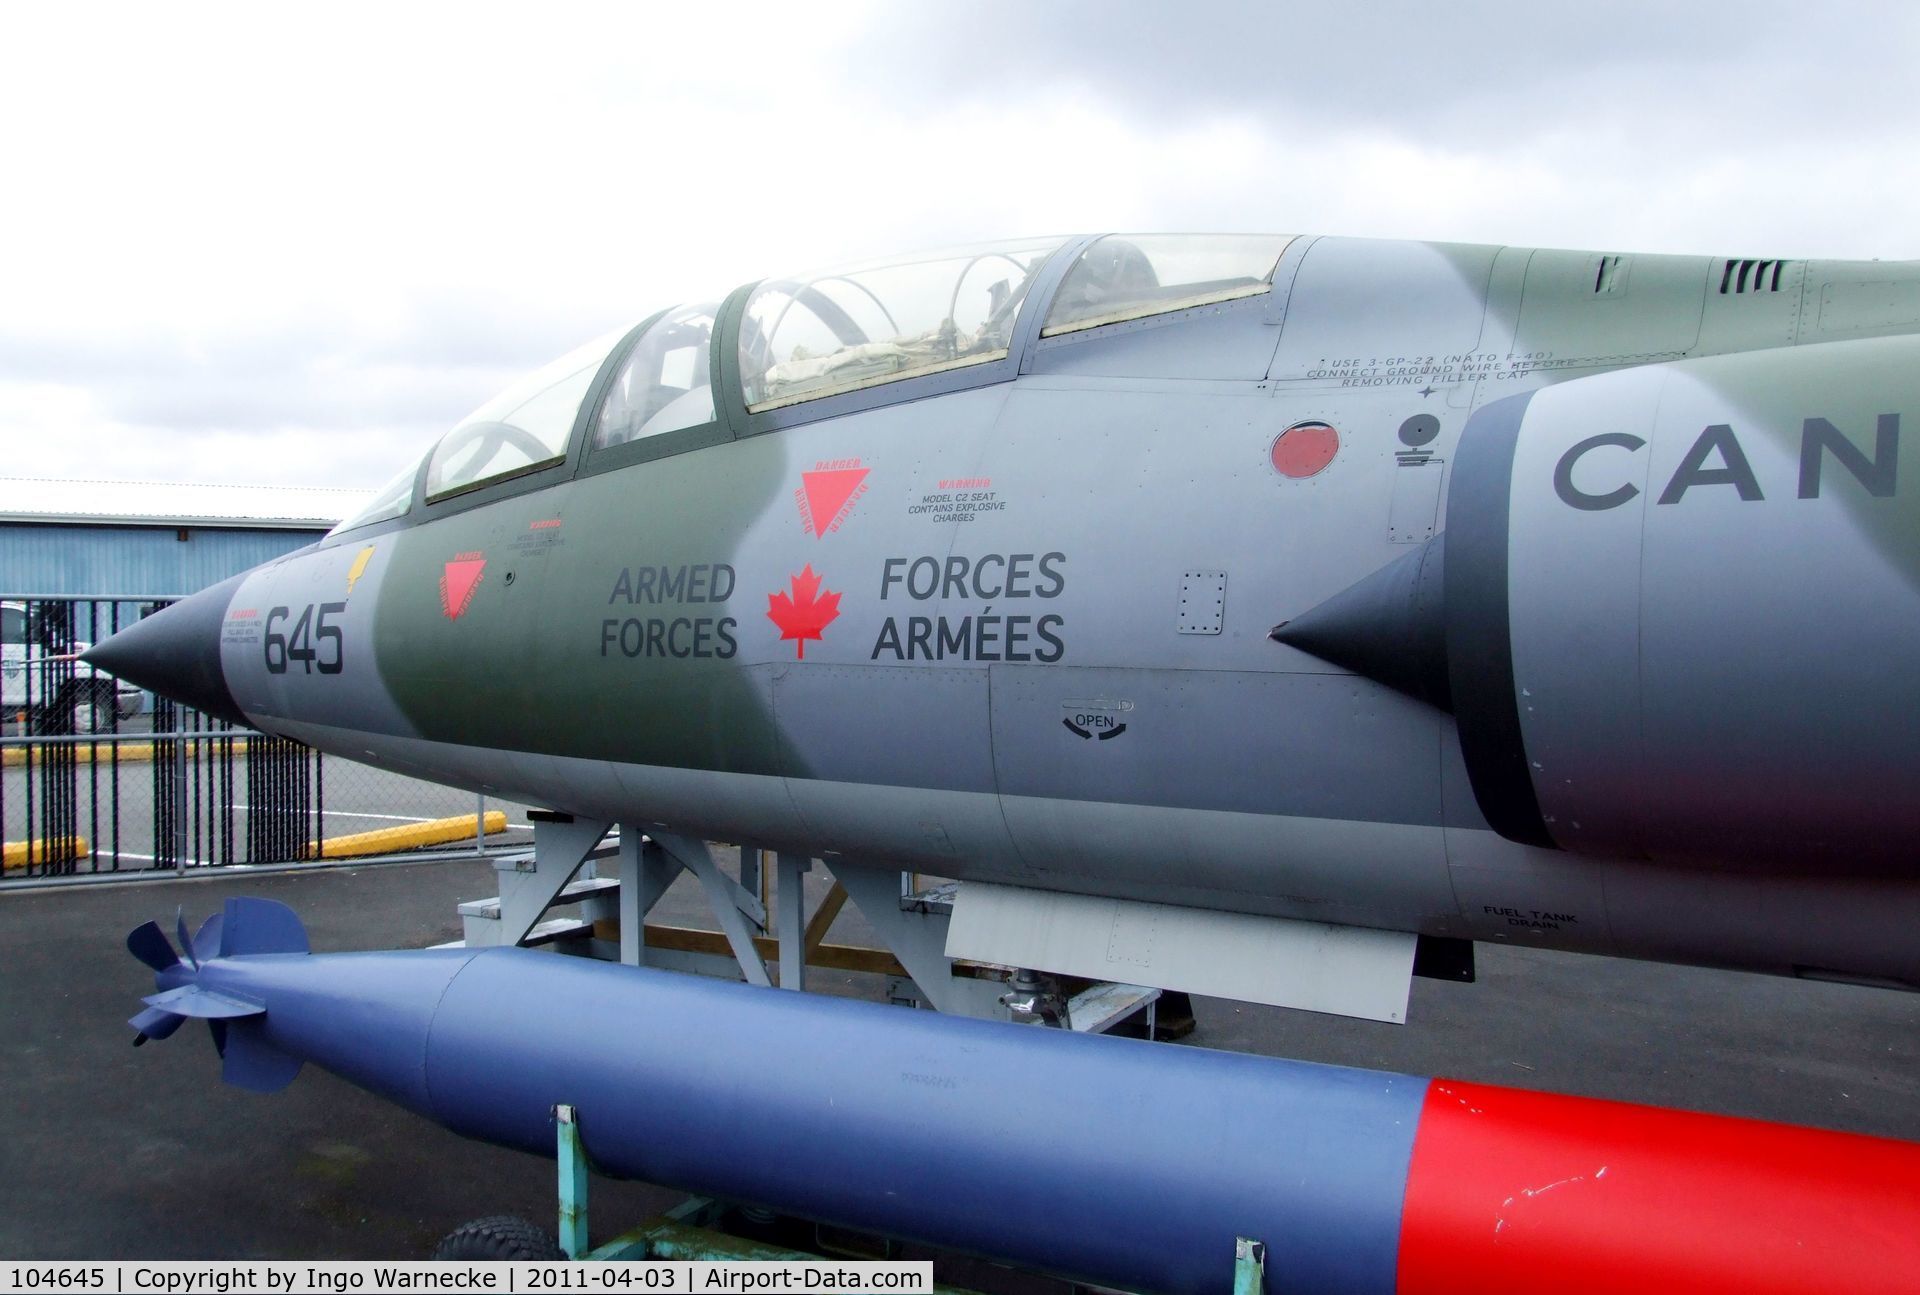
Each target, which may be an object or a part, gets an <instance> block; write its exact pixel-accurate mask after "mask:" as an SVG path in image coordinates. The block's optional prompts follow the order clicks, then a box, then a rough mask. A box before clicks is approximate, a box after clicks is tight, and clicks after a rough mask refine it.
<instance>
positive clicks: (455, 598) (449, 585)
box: [440, 557, 487, 621]
mask: <svg viewBox="0 0 1920 1295" xmlns="http://www.w3.org/2000/svg"><path fill="white" fill-rule="evenodd" d="M486 569H487V560H486V559H485V558H480V557H475V558H455V559H454V560H453V561H452V562H449V563H447V569H446V571H445V572H444V573H443V574H442V575H441V577H440V610H442V611H444V612H445V613H446V614H447V619H448V620H456V621H457V620H459V619H460V616H461V613H463V612H465V611H466V610H467V604H468V603H470V602H472V601H473V591H474V589H475V588H476V587H478V585H479V584H480V573H481V572H483V571H485V570H486Z"/></svg>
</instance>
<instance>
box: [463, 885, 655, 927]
mask: <svg viewBox="0 0 1920 1295" xmlns="http://www.w3.org/2000/svg"><path fill="white" fill-rule="evenodd" d="M619 889H620V879H619V878H618V877H582V878H581V879H580V880H578V881H570V882H568V883H567V884H566V885H565V886H562V887H561V888H560V893H559V895H558V896H556V897H555V898H554V901H553V904H552V905H551V907H554V908H558V907H559V906H560V905H562V904H578V903H580V902H581V901H583V900H588V899H594V898H596V897H598V896H600V895H605V894H608V893H610V892H613V891H617V890H619ZM460 916H461V917H477V918H479V919H481V920H482V921H494V922H497V921H499V920H500V897H499V896H498V895H495V896H494V897H493V898H492V899H473V900H468V901H467V902H466V903H464V904H462V905H460Z"/></svg>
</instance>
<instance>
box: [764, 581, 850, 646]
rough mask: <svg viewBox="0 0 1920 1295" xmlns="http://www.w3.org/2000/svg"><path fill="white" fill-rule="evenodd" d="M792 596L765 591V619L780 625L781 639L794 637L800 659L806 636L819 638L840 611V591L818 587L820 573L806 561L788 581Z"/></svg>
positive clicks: (807, 637)
mask: <svg viewBox="0 0 1920 1295" xmlns="http://www.w3.org/2000/svg"><path fill="white" fill-rule="evenodd" d="M789 583H790V585H791V587H792V589H793V597H791V598H789V597H787V595H786V594H784V593H779V594H768V595H767V619H768V620H770V621H772V622H773V623H774V624H775V625H778V626H779V627H780V637H781V639H782V640H785V639H792V640H794V648H795V650H796V651H797V652H798V653H799V654H800V657H799V659H800V660H802V661H804V660H806V657H807V640H808V639H818V638H819V637H820V631H822V630H824V629H825V628H826V627H827V626H828V625H830V624H831V623H832V622H833V619H834V617H836V616H838V615H839V614H840V595H839V594H837V593H834V592H833V591H832V590H824V591H823V590H822V589H821V588H820V577H819V576H817V575H815V574H813V564H812V563H811V562H809V563H808V564H807V565H806V567H805V568H804V569H803V570H802V571H801V572H800V574H799V575H797V576H794V577H793V578H792V580H791V581H790V582H789Z"/></svg>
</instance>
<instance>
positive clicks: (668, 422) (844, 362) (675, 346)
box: [334, 234, 1292, 532]
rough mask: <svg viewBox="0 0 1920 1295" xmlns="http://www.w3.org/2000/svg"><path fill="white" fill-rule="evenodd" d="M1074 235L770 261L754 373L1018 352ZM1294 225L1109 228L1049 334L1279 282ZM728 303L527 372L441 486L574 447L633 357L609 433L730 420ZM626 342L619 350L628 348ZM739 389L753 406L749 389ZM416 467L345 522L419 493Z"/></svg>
mask: <svg viewBox="0 0 1920 1295" xmlns="http://www.w3.org/2000/svg"><path fill="white" fill-rule="evenodd" d="M1069 241H1075V242H1078V241H1079V240H1068V239H1064V238H1032V239H1022V240H1017V241H1012V242H1005V243H994V244H989V245H986V246H982V247H969V248H962V249H955V250H949V251H943V252H930V253H922V254H920V255H917V256H911V257H903V258H895V259H891V260H884V261H868V262H864V263H862V264H859V265H853V266H843V267H840V268H836V269H831V270H822V271H818V272H815V273H811V274H803V275H796V276H793V277H789V278H776V279H768V280H765V281H764V282H762V283H760V284H758V285H757V286H756V287H755V288H754V290H753V292H752V294H751V295H750V296H748V298H747V301H746V305H745V308H744V310H743V312H742V314H741V317H740V325H739V347H738V351H737V355H736V357H735V358H737V361H738V365H739V391H738V394H737V396H736V397H735V399H737V400H739V401H741V403H743V404H744V405H745V409H746V413H748V414H761V413H765V412H767V411H771V410H776V409H782V408H786V407H788V406H792V405H798V404H801V403H804V402H806V401H811V400H819V399H822V398H824V397H827V396H834V395H840V394H843V393H846V392H850V391H858V390H862V389H864V388H868V387H875V386H879V385H882V384H884V383H890V382H898V381H901V380H902V379H906V378H914V377H920V376H923V375H926V374H932V373H940V372H943V371H946V370H952V369H961V368H965V367H968V366H970V365H979V364H986V363H990V362H992V361H995V360H1002V359H1005V358H1007V356H1008V355H1009V354H1010V352H1011V348H1012V345H1013V330H1014V324H1015V322H1016V321H1017V320H1018V319H1019V316H1020V309H1021V306H1022V305H1023V304H1024V303H1025V301H1026V299H1027V296H1028V294H1029V292H1030V291H1031V290H1032V288H1033V286H1034V284H1035V283H1036V282H1038V281H1039V279H1040V275H1041V271H1042V270H1043V268H1044V267H1045V266H1046V264H1047V262H1048V260H1049V258H1051V257H1052V256H1053V254H1054V253H1055V252H1058V251H1059V250H1060V249H1061V248H1062V247H1063V246H1065V245H1066V244H1067V243H1068V242H1069ZM1291 241H1292V240H1291V238H1290V237H1288V236H1284V235H1273V234H1148V235H1132V234H1127V235H1122V234H1109V235H1107V236H1105V237H1102V238H1098V239H1095V240H1093V241H1092V242H1090V243H1087V244H1086V245H1085V246H1084V247H1083V248H1082V249H1081V250H1080V252H1079V254H1078V255H1077V256H1075V258H1074V260H1073V263H1072V264H1071V265H1070V266H1068V267H1067V268H1066V270H1065V273H1064V275H1061V276H1060V282H1059V286H1058V287H1057V288H1056V289H1055V290H1054V291H1053V294H1052V299H1051V300H1050V301H1049V302H1047V313H1046V317H1045V319H1044V321H1043V322H1042V324H1041V327H1040V334H1041V336H1043V337H1053V336H1058V335H1061V334H1065V333H1073V332H1079V331H1082V330H1085V329H1093V328H1098V327H1101V326H1103V325H1106V324H1113V323H1119V322H1122V321H1125V320H1132V319H1140V318H1144V317H1146V316H1149V315H1158V314H1166V313H1169V312H1173V311H1179V310H1186V309H1189V308H1191V307H1194V306H1201V305H1207V304H1211V303H1215V302H1223V301H1231V300H1234V299H1236V298H1240V297H1249V296H1254V295H1257V294H1260V293H1264V292H1267V291H1268V290H1270V289H1271V287H1272V284H1273V271H1274V268H1275V266H1276V264H1277V263H1278V261H1279V259H1280V255H1281V253H1282V252H1284V251H1285V250H1286V247H1287V244H1288V243H1289V242H1291ZM720 313H721V303H719V302H711V301H709V302H703V303H700V304H697V305H686V306H679V307H676V308H674V309H672V310H669V311H666V312H664V313H663V314H661V315H660V316H658V317H657V318H656V319H655V320H654V321H653V322H652V323H651V324H649V325H648V327H647V328H646V329H645V330H644V331H642V332H640V333H639V335H638V336H637V337H635V336H632V331H633V330H630V329H626V330H622V331H620V332H617V333H609V334H607V335H606V336H604V337H601V338H598V339H596V340H595V341H592V342H589V343H588V344H587V345H585V346H582V347H580V348H579V349H577V350H574V351H570V352H568V353H567V354H566V355H563V356H561V357H560V358H559V359H558V360H555V361H554V362H553V363H551V364H549V365H547V366H546V367H545V368H543V369H541V370H539V371H538V372H537V373H534V374H532V375H531V376H529V377H527V378H524V379H522V380H521V381H519V382H516V383H514V384H513V385H512V386H511V387H509V388H507V389H506V390H505V391H503V392H501V393H500V394H499V395H498V396H495V397H494V398H493V399H492V400H489V401H488V402H487V403H486V404H484V405H482V406H480V408H478V409H476V410H474V411H473V413H471V414H469V415H468V416H467V417H466V418H464V419H462V420H461V421H460V423H459V424H458V425H457V426H455V427H454V429H453V430H452V431H450V432H448V433H447V434H446V435H445V436H444V437H442V438H441V440H440V443H439V444H438V445H436V446H435V447H434V449H433V452H432V454H431V455H430V456H429V457H428V461H427V464H426V479H425V483H424V489H425V494H426V500H427V502H428V503H433V502H435V501H437V500H441V499H448V498H451V497H453V496H456V495H460V494H464V493H466V492H468V491H471V490H474V489H477V488H479V487H481V486H484V485H488V484H490V483H492V482H496V481H501V480H505V479H507V478H510V477H514V476H519V475H523V474H526V473H531V472H537V471H539V470H541V469H543V468H547V467H551V466H553V465H555V464H558V463H561V462H563V461H564V460H565V458H566V455H567V449H568V444H569V441H570V439H571V436H572V433H573V429H574V427H575V424H576V423H577V422H578V420H579V418H580V416H581V404H582V402H583V401H584V400H585V399H586V397H587V394H588V392H589V390H590V389H592V387H593V385H594V379H595V377H596V376H598V375H599V374H600V373H601V371H602V370H603V369H605V368H607V367H608V364H609V361H614V360H617V363H618V366H619V367H618V370H617V371H616V372H614V373H613V374H612V376H611V378H610V379H609V380H608V382H607V384H606V386H605V389H604V394H603V395H602V396H601V398H600V403H599V408H598V410H597V411H592V414H593V426H592V429H591V436H592V439H591V445H592V448H593V449H594V450H596V451H598V450H606V449H611V448H613V447H615V446H619V445H626V444H628V443H631V442H634V441H641V440H645V439H647V438H649V437H654V436H659V435H661V434H663V433H666V432H672V431H678V430H681V429H683V428H689V427H698V426H702V425H705V424H709V423H712V422H714V421H715V418H716V417H717V411H718V407H717V404H716V402H715V399H714V391H713V376H714V371H715V366H714V356H713V346H714V338H715V335H716V333H717V332H718V331H719V328H720ZM616 352H620V354H619V355H617V356H616ZM736 407H737V406H736ZM418 475H419V470H418V468H417V467H415V468H409V469H408V470H407V471H406V472H405V473H404V474H402V475H401V476H398V477H396V478H394V480H393V481H391V482H389V483H388V484H387V485H386V486H385V487H384V488H383V489H381V490H380V491H379V492H378V493H377V494H376V495H375V496H374V498H373V500H372V501H371V502H370V503H369V504H368V505H367V507H366V508H365V509H363V510H362V511H361V512H359V513H357V514H356V515H354V516H353V517H351V518H349V519H348V520H347V521H344V522H342V523H341V524H340V525H339V526H337V527H335V528H334V529H335V530H336V532H337V531H345V530H352V529H354V528H356V527H360V526H367V525H371V524H372V523H374V522H379V521H387V520H390V519H392V518H395V517H400V516H403V515H404V514H406V513H407V512H408V511H409V510H410V509H411V507H412V504H413V497H414V488H415V482H416V479H417V477H418Z"/></svg>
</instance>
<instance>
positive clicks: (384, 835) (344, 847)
mask: <svg viewBox="0 0 1920 1295" xmlns="http://www.w3.org/2000/svg"><path fill="white" fill-rule="evenodd" d="M473 817H474V816H473V815H472V814H461V815H459V816H458V817H456V818H436V819H432V820H430V821H428V822H425V823H403V824H401V825H400V826H399V827H379V828H375V829H374V830H373V831H371V832H355V833H353V835H351V836H330V837H328V838H327V839H326V840H324V841H315V842H313V843H312V845H310V846H309V847H308V848H309V849H310V850H311V851H312V854H311V855H310V856H309V857H310V858H315V859H351V858H354V857H355V856H357V855H363V854H392V853H394V852H396V851H399V850H411V849H414V848H415V847H417V846H422V845H445V844H446V843H447V842H449V841H471V840H472V839H473V828H474V822H473ZM486 826H487V835H489V836H491V835H493V833H495V832H504V831H506V830H507V815H506V812H505V811H504V810H498V809H490V810H488V811H487V822H486ZM8 848H12V847H8Z"/></svg>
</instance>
